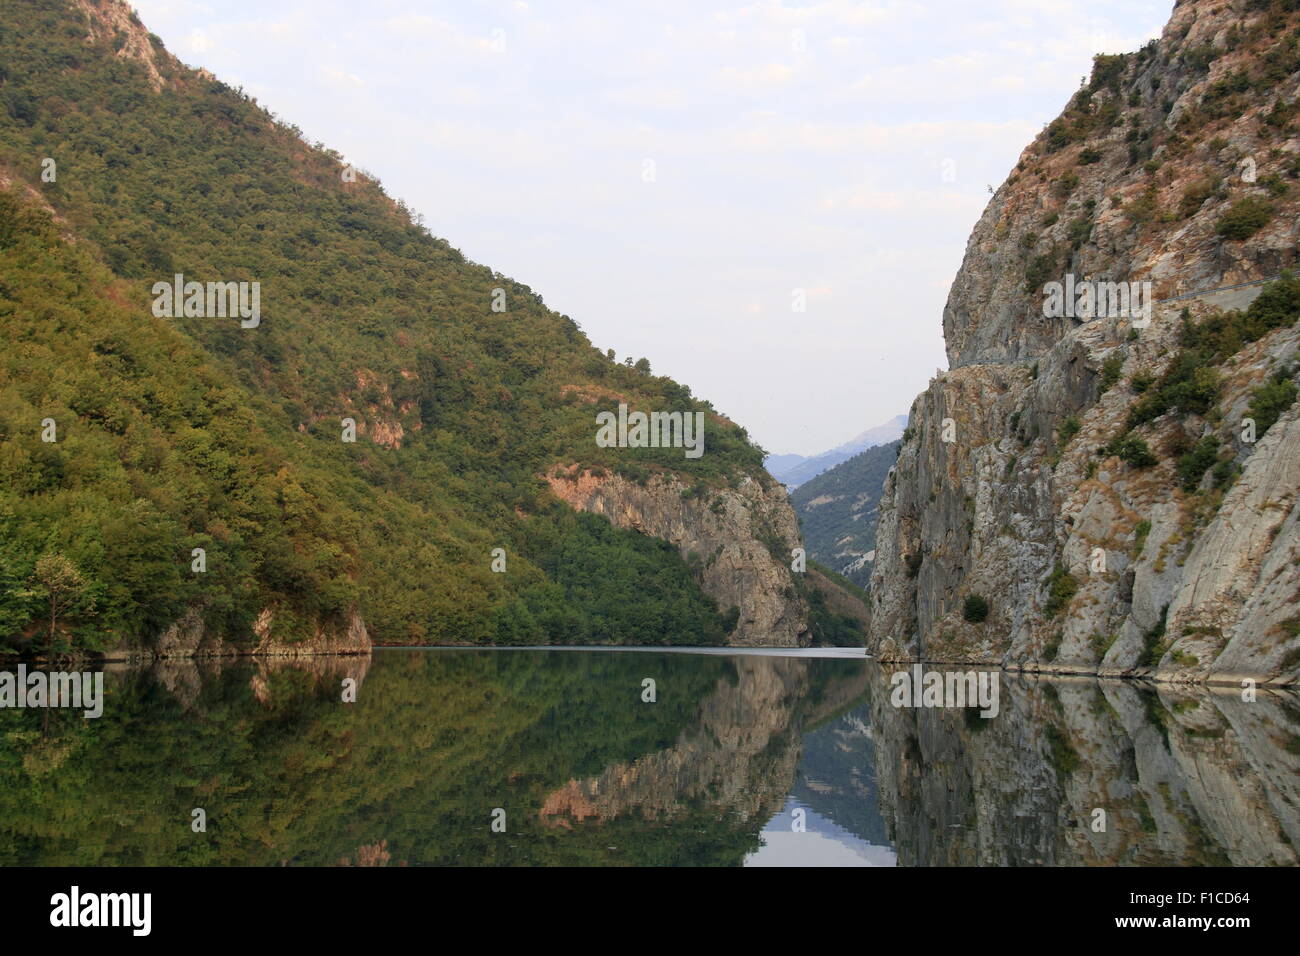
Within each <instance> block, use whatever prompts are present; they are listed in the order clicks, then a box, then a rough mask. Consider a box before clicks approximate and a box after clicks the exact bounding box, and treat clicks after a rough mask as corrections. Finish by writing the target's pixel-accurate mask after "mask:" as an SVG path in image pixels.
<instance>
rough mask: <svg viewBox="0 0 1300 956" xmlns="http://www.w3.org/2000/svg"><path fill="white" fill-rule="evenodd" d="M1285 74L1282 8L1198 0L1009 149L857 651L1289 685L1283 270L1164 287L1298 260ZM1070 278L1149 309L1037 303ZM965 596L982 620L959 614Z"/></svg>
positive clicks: (1290, 333) (1292, 586) (1290, 428)
mask: <svg viewBox="0 0 1300 956" xmlns="http://www.w3.org/2000/svg"><path fill="white" fill-rule="evenodd" d="M1297 96H1300V7H1297V5H1296V4H1295V3H1294V2H1291V0H1234V2H1227V3H1225V2H1220V0H1191V2H1182V3H1179V4H1177V6H1176V7H1175V9H1174V11H1173V15H1172V18H1171V20H1170V22H1169V24H1168V25H1167V26H1166V28H1165V30H1164V32H1163V35H1162V37H1161V38H1160V39H1159V40H1158V41H1152V43H1150V44H1148V45H1147V46H1146V47H1144V48H1143V49H1142V50H1140V51H1138V52H1137V53H1134V54H1130V55H1123V56H1101V57H1098V58H1097V59H1096V63H1095V67H1094V70H1093V74H1092V78H1091V80H1090V81H1089V82H1088V83H1087V84H1086V85H1085V87H1084V88H1083V89H1081V90H1080V91H1079V92H1078V94H1076V95H1075V97H1074V98H1073V100H1072V101H1071V103H1070V105H1069V106H1068V107H1067V109H1066V110H1065V112H1064V113H1063V114H1062V115H1061V117H1060V118H1058V119H1057V120H1055V121H1054V122H1053V123H1051V124H1050V125H1049V126H1048V127H1047V128H1046V129H1045V130H1044V131H1043V133H1042V134H1041V135H1040V136H1039V137H1038V138H1037V139H1036V140H1035V141H1034V142H1033V143H1032V144H1031V145H1030V146H1029V147H1028V148H1027V149H1026V150H1025V152H1024V153H1023V155H1022V156H1021V159H1020V162H1019V163H1018V164H1017V166H1016V169H1015V171H1014V172H1013V173H1012V174H1011V176H1010V177H1009V178H1008V180H1007V182H1006V183H1004V184H1003V186H1002V187H1001V188H1000V189H999V190H998V191H997V193H996V194H995V195H994V196H993V198H992V200H991V201H990V203H989V205H988V208H987V209H986V210H985V212H984V214H983V216H982V217H981V219H980V221H979V223H978V224H977V225H976V227H975V230H974V232H973V234H972V236H971V238H970V242H969V244H968V246H967V250H966V256H965V260H964V261H963V264H962V267H961V270H960V272H959V273H958V275H957V277H956V279H955V280H954V282H953V285H952V290H951V292H950V295H949V299H948V303H947V306H946V307H945V310H944V317H943V322H944V333H945V337H946V340H947V347H948V356H949V363H950V366H951V371H949V372H948V373H946V374H944V375H941V376H939V377H938V378H936V379H935V380H933V381H932V382H931V385H930V387H929V389H928V390H927V391H926V392H925V393H924V394H922V395H921V396H920V397H919V398H918V399H917V401H916V403H915V404H914V405H913V408H912V415H911V425H910V428H909V434H908V436H907V437H906V438H905V440H904V443H903V449H902V452H901V455H900V458H899V461H898V464H897V466H896V469H895V471H894V473H893V475H892V477H891V479H890V480H889V481H888V482H887V484H886V496H885V501H884V502H883V504H882V506H881V518H880V526H879V530H878V533H877V542H878V546H877V563H876V567H875V570H874V573H873V576H872V580H871V592H872V600H873V620H872V640H871V646H872V647H873V648H874V649H875V650H876V651H877V652H878V653H880V654H882V655H883V656H885V657H897V658H914V657H920V658H925V659H932V660H963V661H967V660H975V661H986V662H989V663H1002V664H1005V665H1007V666H1010V667H1023V668H1028V669H1035V668H1043V669H1057V670H1071V671H1082V672H1094V671H1095V672H1101V673H1108V674H1146V673H1150V674H1153V675H1154V676H1155V677H1157V678H1160V679H1165V680H1191V681H1200V680H1213V681H1222V682H1230V681H1236V680H1238V679H1239V678H1241V677H1242V676H1251V677H1254V678H1259V679H1267V680H1272V681H1276V682H1281V683H1287V682H1292V681H1294V680H1295V679H1296V676H1297V671H1298V669H1300V624H1298V623H1297V622H1300V603H1297V602H1300V584H1298V581H1300V575H1298V574H1297V570H1296V568H1297V564H1296V562H1297V559H1300V533H1298V532H1297V519H1298V513H1297V509H1300V501H1297V490H1298V489H1300V457H1297V451H1300V420H1298V414H1297V407H1296V405H1295V397H1296V385H1295V379H1296V372H1297V366H1296V364H1295V362H1294V357H1295V355H1296V350H1297V346H1300V328H1297V327H1296V324H1295V323H1296V321H1297V319H1300V283H1298V282H1296V281H1295V280H1283V281H1279V282H1275V283H1273V284H1272V285H1271V286H1263V285H1254V286H1250V287H1246V288H1242V289H1234V290H1231V291H1229V292H1227V293H1223V294H1218V295H1214V296H1191V297H1189V298H1185V299H1179V300H1177V301H1169V300H1171V299H1173V297H1175V296H1183V295H1187V294H1189V293H1197V292H1201V291H1203V290H1207V289H1214V288H1218V287H1222V286H1229V285H1236V284H1238V283H1242V282H1247V281H1251V280H1259V279H1266V278H1269V277H1272V276H1275V275H1277V274H1279V273H1280V272H1282V271H1283V270H1284V269H1286V268H1288V267H1290V266H1292V265H1293V264H1294V263H1295V257H1296V249H1297V239H1298V238H1300V217H1297V212H1298V211H1300V210H1298V206H1300V203H1298V199H1300V186H1298V185H1297V182H1296V178H1297V175H1298V174H1300V139H1298V138H1297V124H1296V118H1295V115H1294V114H1295V106H1296V102H1297ZM1067 276H1073V277H1074V278H1075V279H1076V280H1079V281H1082V280H1084V279H1087V280H1105V281H1113V282H1149V283H1151V291H1152V292H1153V293H1154V297H1155V299H1157V300H1163V301H1160V302H1158V303H1157V304H1156V306H1155V308H1154V309H1153V314H1152V315H1151V316H1150V321H1149V323H1147V322H1145V321H1144V319H1143V316H1142V315H1141V314H1131V315H1128V316H1124V315H1116V314H1114V312H1112V313H1111V314H1110V315H1108V316H1105V317H1098V318H1090V319H1089V318H1072V317H1070V316H1069V315H1068V314H1063V315H1058V314H1056V313H1055V312H1054V311H1053V310H1052V309H1051V308H1050V307H1049V306H1050V304H1051V298H1050V296H1052V295H1053V290H1052V288H1051V286H1050V283H1053V282H1056V283H1062V284H1064V283H1066V282H1067V281H1068V280H1067ZM1261 289H1262V290H1263V291H1261ZM1241 309H1245V310H1246V311H1226V312H1225V311H1221V310H1241ZM1247 419H1250V420H1251V421H1250V422H1249V423H1248V422H1247V421H1246V420H1247ZM1252 427H1253V429H1254V434H1251V428H1252ZM1252 439H1253V440H1252ZM971 594H979V595H981V596H983V597H984V598H985V599H986V600H987V602H988V605H989V608H990V611H989V614H988V617H987V620H984V621H982V622H976V621H967V620H965V617H964V615H963V606H964V601H965V599H966V597H967V596H968V595H971Z"/></svg>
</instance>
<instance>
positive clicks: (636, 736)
mask: <svg viewBox="0 0 1300 956" xmlns="http://www.w3.org/2000/svg"><path fill="white" fill-rule="evenodd" d="M859 653H860V652H859ZM10 669H12V668H10ZM894 670H895V669H894V668H892V667H888V666H882V665H878V664H876V663H873V662H869V661H866V660H864V659H862V658H861V657H860V656H857V655H855V654H852V653H850V652H831V653H830V654H828V655H822V656H814V655H810V654H805V655H790V654H788V653H772V652H768V653H731V652H726V653H704V654H700V653H666V652H662V651H642V652H638V653H626V652H617V651H595V650H581V651H561V650H527V649H520V650H509V651H502V650H468V649H466V650H459V649H427V650H409V649H385V650H377V651H375V653H374V654H373V655H372V656H370V657H368V658H322V659H316V660H313V661H310V662H307V663H301V664H289V663H276V662H261V663H257V662H251V661H241V662H231V661H224V662H218V661H200V662H189V661H187V662H169V663H166V664H163V665H158V666H154V667H149V668H128V667H111V666H110V667H109V668H108V669H107V673H106V680H105V686H106V694H107V700H106V702H105V704H104V713H103V716H102V717H100V718H99V719H91V720H88V719H84V718H83V717H82V716H81V713H80V711H67V710H37V711H34V710H10V709H0V864H6V865H15V864H22V865H49V864H67V865H99V864H105V865H139V864H169V865H170V864H180V865H204V864H206V865H211V864H216V865H232V864H238V865H257V866H263V865H268V866H269V865H282V864H288V865H326V864H342V865H412V866H415V865H448V864H489V865H529V866H549V865H710V866H737V865H749V866H783V865H826V866H894V865H904V866H942V865H953V864H983V865H1025V864H1055V865H1146V864H1189V865H1197V864H1249V865H1254V864H1283V865H1294V864H1295V863H1296V862H1297V854H1296V846H1297V845H1298V844H1300V703H1297V698H1296V697H1295V696H1294V695H1292V694H1278V693H1271V692H1267V691H1262V690H1261V691H1260V692H1259V694H1258V699H1257V700H1255V701H1253V702H1245V701H1243V700H1242V699H1241V695H1240V693H1239V692H1233V693H1223V692H1213V691H1207V690H1185V689H1173V688H1168V687H1163V686H1161V687H1151V686H1147V685H1142V684H1136V683H1131V682H1119V681H1096V680H1091V679H1060V680H1046V679H1042V680H1038V679H1033V678H1024V677H1019V676H1014V675H1007V674H1002V675H999V684H998V688H999V692H1000V693H999V707H998V713H997V715H996V716H995V717H991V718H983V717H981V716H979V712H978V710H977V709H975V708H964V707H956V708H943V707H918V708H910V707H895V706H893V704H892V703H891V684H890V676H891V674H893V673H894ZM647 680H650V681H653V685H652V687H651V685H648V684H646V683H645V682H646V681H647ZM345 682H355V688H356V700H355V702H350V703H349V702H344V700H343V696H344V688H345V687H346V686H353V685H352V684H351V683H345ZM651 690H653V697H654V699H653V701H651V700H649V699H647V698H649V697H650V696H651ZM196 810H202V815H197V814H196V813H195V811H196ZM200 816H201V818H202V819H204V820H205V822H206V829H205V830H204V831H203V832H195V826H196V824H195V823H194V821H195V820H196V819H199V818H200Z"/></svg>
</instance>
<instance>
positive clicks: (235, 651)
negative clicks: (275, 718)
mask: <svg viewBox="0 0 1300 956" xmlns="http://www.w3.org/2000/svg"><path fill="white" fill-rule="evenodd" d="M276 617H277V610H276V609H275V608H273V607H268V608H266V609H265V610H263V611H262V613H261V614H259V615H258V616H257V620H255V621H254V622H253V626H252V632H253V640H252V641H251V642H248V643H236V642H234V641H230V640H227V639H226V638H224V637H223V636H221V635H220V634H214V633H212V632H211V631H210V630H209V629H208V628H207V626H206V625H205V624H204V621H203V615H202V614H201V613H200V612H199V611H198V610H197V609H191V610H190V611H189V612H187V613H186V614H185V616H184V617H182V618H181V619H180V620H179V621H177V622H176V623H174V624H172V625H170V626H169V627H167V628H166V629H165V630H164V631H163V632H162V633H161V634H160V635H159V637H158V640H157V642H156V643H155V644H153V645H152V646H148V647H142V646H137V645H123V646H122V647H120V648H117V649H113V650H108V651H106V652H105V655H104V656H105V657H106V658H107V659H109V660H128V661H150V660H153V661H166V660H173V659H188V658H195V657H200V658H219V657H257V658H279V659H287V660H298V659H308V658H314V657H321V656H333V655H340V654H342V655H354V654H365V655H369V654H370V652H371V650H372V648H373V645H372V644H371V641H370V634H369V633H368V632H367V631H366V624H365V622H364V621H363V620H361V616H360V615H359V614H357V613H356V612H355V611H354V612H353V613H352V614H350V615H349V616H348V617H347V618H345V619H343V620H338V621H320V620H318V621H316V622H314V623H312V624H311V625H310V627H309V628H304V627H303V625H302V623H301V622H294V623H293V625H292V627H290V628H289V632H288V634H287V635H286V634H279V633H277V629H276Z"/></svg>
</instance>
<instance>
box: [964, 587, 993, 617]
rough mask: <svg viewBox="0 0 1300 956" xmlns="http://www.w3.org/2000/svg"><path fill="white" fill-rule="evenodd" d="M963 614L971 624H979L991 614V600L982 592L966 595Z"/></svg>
mask: <svg viewBox="0 0 1300 956" xmlns="http://www.w3.org/2000/svg"><path fill="white" fill-rule="evenodd" d="M961 616H962V617H963V618H965V619H966V620H967V621H969V622H970V623H971V624H979V623H981V622H983V621H984V620H985V619H987V618H988V616H989V602H988V601H986V600H984V596H983V595H980V594H968V595H966V603H965V604H963V605H962V609H961Z"/></svg>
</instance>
